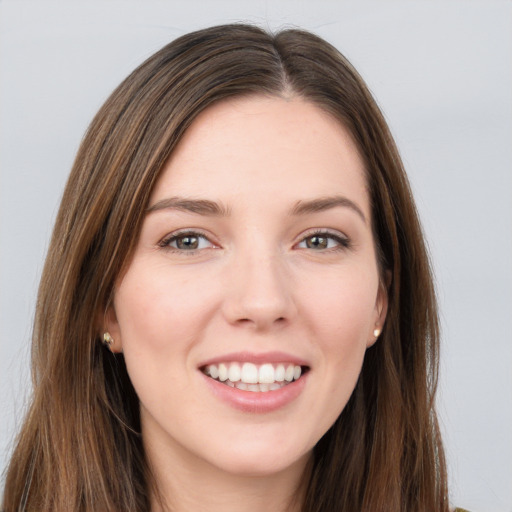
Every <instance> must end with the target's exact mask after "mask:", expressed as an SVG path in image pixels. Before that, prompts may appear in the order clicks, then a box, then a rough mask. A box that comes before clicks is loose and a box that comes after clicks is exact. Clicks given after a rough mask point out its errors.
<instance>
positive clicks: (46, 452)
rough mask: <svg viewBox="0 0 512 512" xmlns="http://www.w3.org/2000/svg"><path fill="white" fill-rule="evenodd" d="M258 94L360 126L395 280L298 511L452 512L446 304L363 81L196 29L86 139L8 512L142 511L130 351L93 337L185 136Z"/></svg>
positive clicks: (291, 40)
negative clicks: (445, 439) (443, 365)
mask: <svg viewBox="0 0 512 512" xmlns="http://www.w3.org/2000/svg"><path fill="white" fill-rule="evenodd" d="M250 94H260V95H261V94H266V95H274V96H275V95H278V96H279V95H287V96H289V95H295V96H299V97H302V98H305V99H306V100H308V101H310V102H312V103H314V104H315V105H317V106H318V107H320V108H321V109H323V110H325V111H327V112H329V113H330V114H331V115H333V116H335V117H336V118H337V119H338V120H339V121H340V123H342V124H343V125H344V126H345V127H346V128H347V129H348V130H349V131H350V133H351V134H352V137H353V138H354V140H355V141H356V143H357V145H358V148H359V151H360V154H361V156H362V158H363V160H364V162H365V167H366V173H367V182H368V189H369V193H370V198H371V204H372V216H373V218H372V225H373V230H374V237H375V241H376V245H377V247H378V254H379V263H380V266H381V270H382V275H383V278H384V279H385V280H386V281H387V284H388V294H389V307H388V315H387V320H386V323H385V326H384V330H383V332H382V335H381V336H380V338H379V341H378V342H377V343H375V344H374V345H373V347H372V348H370V349H368V350H367V354H366V356H365V360H364V364H363V369H362V373H361V375H360V378H359V380H358V383H357V386H356V388H355V390H354V393H353V395H352V397H351V399H350V401H349V403H348V404H347V406H346V407H345V409H344V410H343V412H342V413H341V415H340V417H339V418H338V419H337V421H336V422H335V424H334V425H333V426H332V427H331V428H330V430H329V431H328V432H327V433H326V434H325V435H324V436H323V438H322V439H321V440H320V441H319V443H318V444H317V446H316V447H315V449H314V457H313V466H312V471H311V475H310V477H309V479H308V482H307V483H306V494H305V503H304V506H303V510H304V511H307V512H313V511H317V512H320V511H322V512H333V511H345V512H355V511H364V512H379V511H382V512H384V511H386V512H389V511H402V512H405V511H407V512H413V511H416V512H427V511H428V512H433V511H436V512H446V511H447V510H448V503H447V489H446V471H445V461H444V455H443V449H442V444H441V440H440V435H439V430H438V425H437V419H436V414H435V408H434V395H435V389H436V384H437V366H438V345H439V339H438V338H439V332H438V320H437V306H436V300H435V294H434V289H433V283H432V275H431V270H430V266H429V261H428V257H427V253H426V250H425V245H424V241H423V236H422V232H421V227H420V224H419V221H418V216H417V213H416V210H415V206H414V202H413V199H412V196H411V192H410V188H409V185H408V181H407V178H406V175H405V172H404V170H403V166H402V163H401V160H400V157H399V154H398V151H397V149H396V147H395V144H394V142H393V139H392V136H391V134H390V132H389V129H388V127H387V125H386V123H385V121H384V119H383V116H382V114H381V112H380V111H379V109H378V107H377V105H376V103H375V101H374V100H373V98H372V96H371V94H370V93H369V91H368V89H367V88H366V86H365V84H364V82H363V81H362V79H361V78H360V76H359V75H358V74H357V72H356V71H355V70H354V69H353V68H352V66H351V65H350V63H349V62H348V61H347V60H346V59H345V58H344V57H343V56H342V55H341V54H340V53H339V52H338V51H337V50H336V49H334V48H333V47H332V46H331V45H329V44H328V43H327V42H325V41H324V40H322V39H320V38H319V37H317V36H315V35H312V34H310V33H308V32H304V31H300V30H284V31H282V32H279V33H277V34H275V35H272V34H268V33H266V32H265V31H263V30H261V29H259V28H257V27H253V26H248V25H242V24H234V25H226V26H219V27H213V28H209V29H205V30H201V31H197V32H194V33H191V34H188V35H185V36H183V37H180V38H179V39H177V40H175V41H174V42H172V43H171V44H169V45H167V46H165V47H164V48H163V49H162V50H160V51H159V52H157V53H156V54H155V55H153V56H152V57H151V58H149V59H148V60H147V61H146V62H144V63H143V64H142V65H141V66H140V67H139V68H137V69H136V70H135V71H134V72H133V73H132V74H131V75H130V76H129V77H128V78H127V79H126V80H125V81H124V82H123V83H122V84H121V85H120V86H119V87H118V88H117V89H116V90H115V91H114V93H113V94H112V95H111V96H110V98H109V99H108V100H107V101H106V103H105V104H104V105H103V107H102V108H101V109H100V111H99V112H98V114H97V115H96V117H95V118H94V120H93V121H92V123H91V125H90V127H89V129H88V131H87V133H86V135H85V137H84V140H83V142H82V145H81V147H80V149H79V151H78V155H77V157H76V161H75V163H74V166H73V169H72V172H71V175H70V177H69V181H68V183H67V186H66V189H65V191H64V195H63V198H62V203H61V207H60V210H59V213H58V217H57V221H56V225H55V229H54V232H53V236H52V240H51V244H50V248H49V252H48V256H47V259H46V264H45V267H44V271H43V276H42V280H41V285H40V289H39V295H38V301H37V312H36V318H35V325H34V333H33V349H32V365H33V384H34V395H33V399H32V403H31V405H30V408H29V410H28V413H27V416H26V419H25V423H24V425H23V428H22V430H21V432H20V434H19V437H18V440H17V445H16V448H15V450H14V454H13V456H12V460H11V463H10V466H9V468H8V472H7V476H6V483H5V491H4V502H3V509H4V510H5V511H6V512H12V511H21V510H27V511H36V510H37V511H42V510H56V511H63V510H66V511H98V510H101V511H127V512H131V511H144V510H146V511H147V510H149V495H150V493H151V492H152V489H151V486H152V478H151V475H150V472H149V470H148V466H147V464H146V460H145V456H144V451H143V447H142V442H141V436H140V425H139V412H138V399H137V396H136V393H135V391H134V389H133V387H132V385H131V383H130V380H129V378H128V375H127V372H126V367H125V365H124V361H123V356H122V355H115V356H114V355H112V354H111V353H110V352H109V351H108V350H107V349H106V348H105V347H104V346H103V345H102V343H101V341H100V338H99V335H100V332H99V331H100V329H101V316H102V312H103V311H105V310H106V308H107V306H108V304H109V301H110V300H111V295H112V291H113V288H114V283H115V282H116V279H118V278H119V276H120V274H121V273H122V272H123V269H124V268H126V265H127V264H128V263H129V261H130V257H131V254H132V251H133V249H134V246H135V244H136V242H137V236H138V233H139V232H140V229H141V223H142V220H143V217H144V211H145V208H146V207H147V203H148V199H149V195H150V193H151V190H152V188H153V186H154V184H155V181H156V180H157V178H158V176H159V173H160V171H161V169H162V167H163V165H164V163H165V162H166V160H167V159H168V157H169V155H170V154H171V153H172V151H173V149H174V148H175V146H176V144H177V142H178V141H179V140H180V137H181V136H182V135H183V133H184V132H185V130H186V129H187V127H189V126H190V124H191V123H192V121H193V120H194V119H195V118H196V117H197V115H198V114H199V113H200V112H201V111H203V110H204V109H205V108H207V107H208V106H209V105H211V104H212V103H214V102H217V101H220V100H222V99H224V98H230V97H235V96H240V95H250ZM178 413H179V412H177V414H178Z"/></svg>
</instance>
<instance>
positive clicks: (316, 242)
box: [306, 236, 327, 249]
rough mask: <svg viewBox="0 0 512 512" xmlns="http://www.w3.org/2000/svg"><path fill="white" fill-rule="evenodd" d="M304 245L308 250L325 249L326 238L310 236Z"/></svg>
mask: <svg viewBox="0 0 512 512" xmlns="http://www.w3.org/2000/svg"><path fill="white" fill-rule="evenodd" d="M306 245H307V246H308V247H309V248H310V249H325V248H326V247H327V238H325V237H324V236H311V237H309V238H308V240H307V242H306Z"/></svg>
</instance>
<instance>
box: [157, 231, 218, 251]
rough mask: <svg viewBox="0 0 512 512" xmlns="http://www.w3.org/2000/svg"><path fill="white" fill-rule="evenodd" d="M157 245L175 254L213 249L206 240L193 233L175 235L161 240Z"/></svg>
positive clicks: (202, 236)
mask: <svg viewBox="0 0 512 512" xmlns="http://www.w3.org/2000/svg"><path fill="white" fill-rule="evenodd" d="M159 245H160V247H164V248H167V249H170V250H171V251H175V252H193V251H195V250H201V249H208V248H211V247H213V244H212V243H211V242H210V240H208V238H206V237H205V236H204V235H201V234H200V233H194V232H186V233H176V234H175V235H171V236H169V237H168V238H166V239H165V240H162V242H160V244H159Z"/></svg>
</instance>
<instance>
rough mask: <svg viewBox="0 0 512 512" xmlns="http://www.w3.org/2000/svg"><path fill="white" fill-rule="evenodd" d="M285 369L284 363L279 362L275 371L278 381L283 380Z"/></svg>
mask: <svg viewBox="0 0 512 512" xmlns="http://www.w3.org/2000/svg"><path fill="white" fill-rule="evenodd" d="M284 371H285V370H284V364H278V365H277V367H276V371H275V379H276V381H277V382H283V380H284Z"/></svg>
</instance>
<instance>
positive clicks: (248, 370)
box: [240, 363, 258, 384]
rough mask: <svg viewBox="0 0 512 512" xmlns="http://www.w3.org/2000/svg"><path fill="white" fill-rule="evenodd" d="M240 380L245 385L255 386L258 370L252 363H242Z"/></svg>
mask: <svg viewBox="0 0 512 512" xmlns="http://www.w3.org/2000/svg"><path fill="white" fill-rule="evenodd" d="M240 380H241V381H242V382H245V383H247V384H257V383H258V368H257V367H256V365H255V364H252V363H244V365H243V366H242V375H241V376H240Z"/></svg>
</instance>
